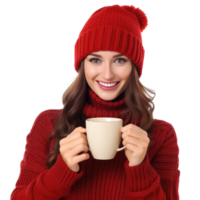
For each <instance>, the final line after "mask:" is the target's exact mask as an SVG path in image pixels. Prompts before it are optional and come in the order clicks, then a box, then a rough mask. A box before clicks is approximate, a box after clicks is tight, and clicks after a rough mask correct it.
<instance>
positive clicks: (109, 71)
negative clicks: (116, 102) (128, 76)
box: [102, 63, 115, 80]
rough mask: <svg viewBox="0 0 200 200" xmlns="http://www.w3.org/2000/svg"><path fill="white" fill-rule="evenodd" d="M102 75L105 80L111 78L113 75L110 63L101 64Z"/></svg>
mask: <svg viewBox="0 0 200 200" xmlns="http://www.w3.org/2000/svg"><path fill="white" fill-rule="evenodd" d="M102 75H103V77H104V78H105V80H109V79H112V78H113V77H114V76H115V75H114V72H113V69H112V66H111V64H110V63H105V65H104V66H103V70H102Z"/></svg>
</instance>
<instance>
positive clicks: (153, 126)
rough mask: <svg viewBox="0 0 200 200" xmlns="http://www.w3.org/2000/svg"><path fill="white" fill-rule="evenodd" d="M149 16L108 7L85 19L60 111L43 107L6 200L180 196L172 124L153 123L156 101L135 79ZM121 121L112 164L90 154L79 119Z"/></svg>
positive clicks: (140, 199)
mask: <svg viewBox="0 0 200 200" xmlns="http://www.w3.org/2000/svg"><path fill="white" fill-rule="evenodd" d="M146 26H147V17H146V15H145V14H144V12H143V11H141V10H140V9H139V8H135V7H134V6H119V5H113V6H106V7H103V8H100V9H99V10H97V11H95V12H94V13H93V14H92V15H91V17H90V18H89V19H88V21H87V22H86V24H85V25H84V27H83V29H82V30H81V32H80V34H79V38H78V39H77V41H76V44H75V69H76V71H77V72H78V76H77V78H76V80H75V81H74V82H73V83H72V84H71V85H70V87H69V88H68V89H67V90H66V92H65V93H64V95H63V105H64V107H63V109H61V110H46V111H43V112H41V113H40V114H39V115H38V117H37V118H36V120H35V122H34V124H33V127H32V129H31V132H30V133H29V134H28V136H27V144H26V150H25V154H24V158H23V160H22V162H21V165H20V166H21V171H20V175H19V178H18V181H17V183H16V188H15V189H14V190H13V192H12V194H11V199H13V200H14V199H20V200H22V199H42V200H45V199H48V200H49V199H52V200H53V199H55V200H56V199H57V200H58V199H138V200H144V199H145V200H147V199H152V200H155V199H159V200H164V199H170V200H175V199H179V194H178V186H179V177H180V171H179V170H178V165H179V158H178V154H179V148H178V145H177V137H176V133H175V130H174V128H173V126H172V125H171V124H170V123H168V122H166V121H163V120H157V119H153V111H154V103H153V99H154V98H152V97H151V96H150V95H149V94H148V93H147V91H149V92H150V93H153V94H155V93H154V92H152V91H151V90H149V89H147V88H145V87H144V86H143V85H142V84H141V83H140V81H139V78H140V77H141V74H142V67H143V60H144V49H143V46H142V37H141V32H142V31H143V30H144V29H145V28H146ZM92 117H118V118H121V119H123V127H122V129H121V131H122V139H121V145H120V146H122V145H126V148H125V149H124V151H120V152H117V154H116V156H115V158H114V159H112V160H95V159H94V158H93V157H92V155H91V153H90V152H89V151H88V142H87V136H86V129H85V120H86V119H87V118H92Z"/></svg>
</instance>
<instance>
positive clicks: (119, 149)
mask: <svg viewBox="0 0 200 200" xmlns="http://www.w3.org/2000/svg"><path fill="white" fill-rule="evenodd" d="M125 147H126V146H123V147H121V148H118V149H117V151H121V150H123V149H124V148H125Z"/></svg>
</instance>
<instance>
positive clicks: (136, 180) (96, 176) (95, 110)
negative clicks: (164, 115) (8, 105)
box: [11, 90, 180, 200]
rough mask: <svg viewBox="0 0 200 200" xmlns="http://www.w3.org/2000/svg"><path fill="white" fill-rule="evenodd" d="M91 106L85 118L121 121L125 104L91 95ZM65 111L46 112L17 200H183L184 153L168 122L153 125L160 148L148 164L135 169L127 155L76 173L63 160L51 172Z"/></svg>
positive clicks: (36, 128) (29, 146) (30, 140)
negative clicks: (52, 148)
mask: <svg viewBox="0 0 200 200" xmlns="http://www.w3.org/2000/svg"><path fill="white" fill-rule="evenodd" d="M89 99H90V100H89V102H88V103H86V104H85V106H84V109H83V113H84V115H85V116H86V118H87V117H103V116H108V117H109V116H110V117H119V114H120V111H121V108H122V107H123V105H124V103H125V99H124V98H122V99H120V100H118V101H115V102H114V101H111V102H107V101H104V100H101V99H100V98H99V97H98V96H97V95H96V94H95V93H94V92H93V91H92V90H89ZM58 112H61V110H46V111H43V112H41V113H40V114H39V115H38V116H37V118H36V119H35V122H34V124H33V126H32V129H31V131H30V133H29V134H28V135H27V138H26V141H27V143H26V148H25V153H24V157H23V160H22V161H21V164H20V168H21V169H20V174H19V178H18V180H17V182H16V186H15V188H14V190H13V191H12V194H11V200H25V199H26V200H59V199H62V200H67V199H70V200H73V199H74V200H75V199H77V200H81V199H84V200H89V199H91V200H96V199H99V200H104V199H108V200H111V199H116V200H117V199H120V200H122V199H125V200H129V199H134V200H150V199H151V200H156V199H157V200H177V199H179V194H178V187H179V177H180V171H179V170H178V166H179V157H178V154H179V147H178V145H177V137H176V132H175V130H174V128H173V126H172V125H171V124H170V123H168V122H166V121H163V120H157V119H156V120H155V122H154V123H153V126H152V127H153V129H152V130H153V131H152V132H153V134H154V135H155V137H154V145H153V146H152V147H150V148H148V150H147V154H146V157H145V159H144V161H143V162H142V163H141V164H140V165H138V166H133V167H129V165H128V160H127V158H126V156H125V153H124V151H120V152H117V154H116V156H115V158H114V159H112V160H105V161H103V160H95V159H94V158H93V157H92V155H91V153H90V152H89V153H90V158H89V159H88V160H86V161H83V162H81V163H79V164H80V167H81V171H80V173H75V172H73V171H71V170H70V169H69V168H68V167H67V165H66V164H65V162H64V161H63V159H62V157H61V155H60V154H59V155H58V157H57V160H56V163H55V164H54V165H53V166H52V167H51V168H50V169H48V168H47V167H46V165H45V163H46V161H47V155H48V148H47V139H48V136H49V135H50V134H51V132H52V130H53V129H54V125H53V119H54V117H55V115H56V114H58Z"/></svg>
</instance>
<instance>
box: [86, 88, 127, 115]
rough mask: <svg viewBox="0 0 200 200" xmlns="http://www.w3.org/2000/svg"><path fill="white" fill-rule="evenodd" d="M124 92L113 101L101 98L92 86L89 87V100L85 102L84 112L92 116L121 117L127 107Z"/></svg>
mask: <svg viewBox="0 0 200 200" xmlns="http://www.w3.org/2000/svg"><path fill="white" fill-rule="evenodd" d="M125 102H126V100H125V97H124V94H121V95H120V96H119V97H117V98H116V99H114V100H112V101H105V100H103V99H101V98H100V97H99V96H98V95H97V94H96V93H95V92H94V91H93V90H92V89H91V88H88V100H87V102H85V105H84V108H83V114H84V115H85V116H86V117H88V118H90V117H119V115H120V113H121V111H122V110H123V109H124V108H125V107H126V103H125Z"/></svg>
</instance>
